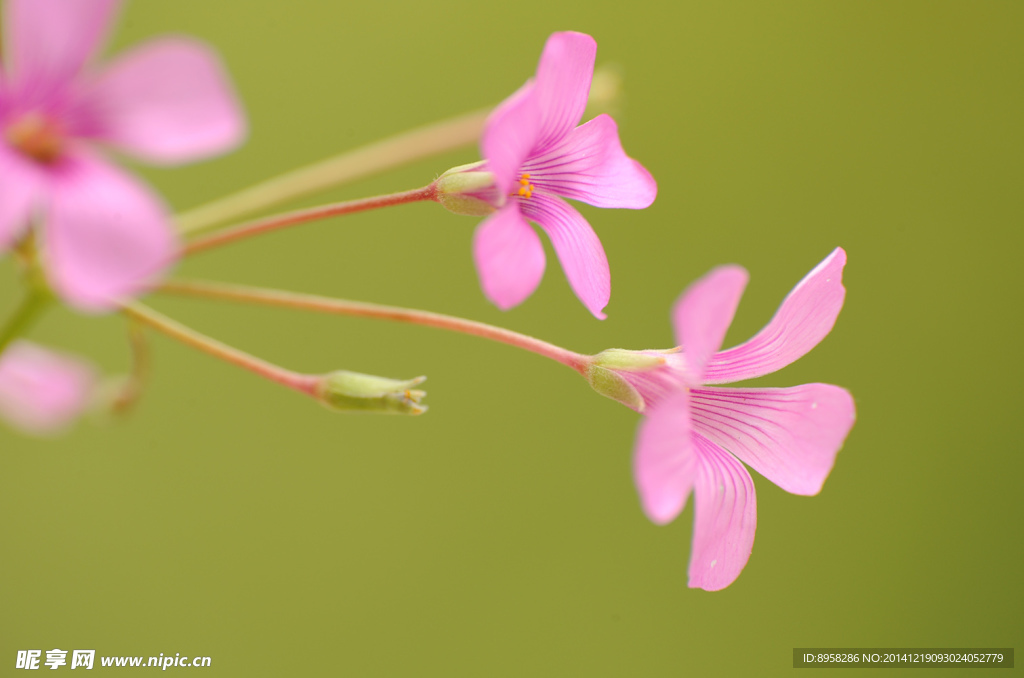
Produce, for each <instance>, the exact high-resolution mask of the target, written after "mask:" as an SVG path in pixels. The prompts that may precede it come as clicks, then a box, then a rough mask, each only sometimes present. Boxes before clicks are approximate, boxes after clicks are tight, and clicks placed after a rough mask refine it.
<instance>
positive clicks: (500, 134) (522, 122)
mask: <svg viewBox="0 0 1024 678" xmlns="http://www.w3.org/2000/svg"><path fill="white" fill-rule="evenodd" d="M539 133H540V113H539V111H538V110H537V97H536V95H535V93H534V85H533V83H532V82H528V83H526V84H525V85H523V86H522V87H520V88H519V89H518V90H517V91H516V92H514V93H513V94H512V96H510V97H509V98H508V99H505V101H503V102H501V104H499V105H498V107H497V108H495V109H494V111H492V112H491V115H490V116H488V118H487V125H486V126H485V127H484V133H483V136H482V137H481V139H480V154H481V155H482V156H483V157H484V158H485V159H486V160H487V169H488V170H489V171H490V172H493V173H494V182H495V184H496V185H497V186H498V191H499V194H500V195H503V196H507V195H508V194H509V192H510V191H511V190H512V184H513V183H514V182H515V181H517V180H518V179H519V173H520V172H521V169H520V168H521V167H522V166H523V163H524V162H525V161H526V158H527V157H528V156H529V155H530V152H531V151H533V148H534V145H535V144H536V143H537V135H538V134H539Z"/></svg>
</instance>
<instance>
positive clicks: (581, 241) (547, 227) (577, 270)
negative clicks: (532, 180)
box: [520, 193, 612, 320]
mask: <svg viewBox="0 0 1024 678" xmlns="http://www.w3.org/2000/svg"><path fill="white" fill-rule="evenodd" d="M520 204H521V206H522V210H523V214H524V215H525V216H526V218H527V219H532V220H533V221H536V222H537V223H538V224H539V225H540V227H541V228H543V229H544V232H545V233H547V234H548V237H549V238H551V244H552V245H553V246H554V248H555V254H557V255H558V260H559V261H561V262H562V268H563V269H564V270H565V277H566V278H568V279H569V286H570V287H572V291H573V292H575V293H576V296H577V297H579V299H580V301H582V302H583V305H584V306H586V307H587V309H588V310H589V311H590V312H591V313H593V314H594V316H595V317H597V318H598V319H600V320H604V319H605V317H606V316H605V314H604V313H602V312H601V310H602V309H603V308H604V307H605V306H607V305H608V299H609V298H610V297H611V293H612V279H611V273H610V272H609V270H608V257H606V256H605V253H604V247H602V246H601V241H600V240H598V238H597V234H596V233H594V229H592V228H591V227H590V224H588V223H587V220H586V219H584V218H583V215H581V214H580V213H579V212H577V211H576V210H575V209H573V208H572V207H570V206H569V205H568V204H567V203H566V202H565V201H564V200H561V199H559V198H553V197H550V196H547V195H543V194H538V193H534V194H533V197H532V198H529V199H527V200H522V201H521V202H520Z"/></svg>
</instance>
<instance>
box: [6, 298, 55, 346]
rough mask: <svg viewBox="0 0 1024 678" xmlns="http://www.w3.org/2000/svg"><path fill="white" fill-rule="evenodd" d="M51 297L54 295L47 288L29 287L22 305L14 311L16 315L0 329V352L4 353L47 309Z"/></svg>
mask: <svg viewBox="0 0 1024 678" xmlns="http://www.w3.org/2000/svg"><path fill="white" fill-rule="evenodd" d="M51 299H52V297H51V296H50V294H49V293H48V292H46V291H45V290H42V289H39V288H38V287H34V286H33V287H30V288H29V290H28V292H26V294H25V298H24V299H22V301H21V305H19V306H18V308H17V309H16V310H15V311H14V315H12V316H11V317H10V318H9V319H8V320H7V323H6V324H5V325H4V327H3V329H0V353H3V352H4V349H6V348H7V346H8V345H9V344H10V343H11V342H12V341H14V340H15V339H17V338H18V337H20V336H21V335H23V334H24V333H25V332H26V331H28V329H29V328H30V327H31V326H32V324H33V323H35V321H36V320H37V319H38V318H39V316H40V315H42V313H43V311H44V310H46V307H47V306H48V305H49V302H50V300H51Z"/></svg>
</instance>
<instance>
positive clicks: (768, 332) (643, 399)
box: [588, 248, 854, 590]
mask: <svg viewBox="0 0 1024 678" xmlns="http://www.w3.org/2000/svg"><path fill="white" fill-rule="evenodd" d="M845 264H846V253H845V252H844V251H843V250H842V249H841V248H840V249H836V250H835V251H834V252H832V254H830V255H829V256H828V257H827V258H826V259H825V260H824V261H822V262H821V263H820V264H818V266H817V267H816V268H815V269H814V270H813V271H811V272H810V273H809V274H808V275H807V276H806V277H805V278H804V279H803V280H801V281H800V283H799V284H798V285H797V286H796V287H795V288H794V289H793V290H792V291H791V292H790V293H789V295H788V296H787V297H786V299H785V300H784V301H783V302H782V305H781V306H780V307H779V310H778V311H777V312H776V314H775V316H774V317H773V318H772V320H771V322H769V323H768V325H767V326H766V327H765V328H764V329H762V330H761V331H760V332H758V334H757V335H756V336H754V338H752V339H750V340H749V341H747V342H746V343H744V344H741V345H739V346H736V347H735V348H731V349H728V350H725V351H719V347H720V346H721V345H722V340H723V339H724V338H725V333H726V330H727V329H728V328H729V325H730V324H731V323H732V318H733V315H734V313H735V311H736V307H737V305H738V304H739V300H740V297H741V296H742V295H743V290H744V288H745V287H746V284H747V277H748V276H747V272H746V271H745V270H744V269H742V268H740V267H739V266H724V267H721V268H717V269H715V270H713V271H711V272H710V273H709V274H707V275H706V276H704V277H703V278H701V279H700V280H698V281H697V282H695V283H694V284H693V285H691V286H690V287H689V288H688V289H687V290H686V292H684V293H683V295H682V297H680V299H679V301H678V302H677V303H676V305H675V308H674V309H673V312H672V320H673V325H674V329H675V335H676V341H677V342H678V343H679V348H677V349H675V350H672V351H637V352H632V351H624V350H621V349H612V350H610V351H606V352H605V353H602V354H598V355H597V356H594V361H593V364H592V366H591V370H590V373H589V374H588V377H589V379H590V382H591V384H592V385H593V386H594V387H595V389H596V390H598V391H599V392H601V393H602V394H604V395H607V396H609V397H612V398H615V399H616V400H619V401H620V402H622V403H624V404H625V405H627V406H629V407H632V408H633V409H636V410H638V411H640V412H643V413H644V414H645V415H646V418H645V419H644V421H643V422H642V423H641V425H640V430H639V433H638V435H637V441H636V450H635V457H634V472H635V475H636V484H637V488H638V490H639V492H640V500H641V504H642V506H643V509H644V512H645V513H646V514H647V516H648V517H649V518H650V519H651V520H652V521H654V522H655V523H659V524H664V523H668V522H670V521H671V520H673V519H674V518H675V517H676V516H677V515H679V513H680V512H681V511H682V510H683V507H684V506H685V505H686V499H687V497H688V496H689V494H690V492H691V491H693V492H694V494H695V496H696V509H695V526H694V532H693V547H692V553H691V556H690V567H689V584H690V586H691V587H695V588H703V589H707V590H717V589H722V588H725V587H726V586H728V585H729V584H731V583H732V582H733V581H734V580H735V579H736V577H738V576H739V574H740V572H741V571H742V570H743V567H744V566H745V565H746V563H747V559H748V558H749V557H750V551H751V548H752V546H753V543H754V531H755V528H756V524H757V511H756V500H755V496H754V484H753V482H752V480H751V478H750V474H749V473H748V472H747V470H746V468H744V466H743V464H741V463H740V462H741V461H742V462H744V463H746V464H747V465H749V466H750V467H752V468H753V469H754V470H756V471H758V472H759V473H761V475H763V476H765V477H766V478H768V480H770V481H772V482H773V483H775V484H776V485H778V486H779V487H781V488H782V489H784V490H786V491H788V492H792V493H794V494H802V495H814V494H817V493H818V492H819V491H820V490H821V486H822V484H823V483H824V482H825V478H826V477H827V476H828V474H829V472H830V471H831V470H832V466H833V464H834V463H835V458H836V454H837V453H838V452H839V448H840V447H841V446H842V444H843V441H844V440H845V439H846V436H847V434H848V433H849V432H850V428H851V427H852V426H853V422H854V404H853V398H852V397H851V396H850V394H849V393H848V392H847V391H846V390H845V389H842V388H840V387H838V386H833V385H831V384H804V385H802V386H794V387H791V388H716V387H714V386H709V385H710V384H723V383H729V382H733V381H739V380H741V379H751V378H754V377H759V376H762V375H765V374H769V373H771V372H774V371H776V370H778V369H781V368H783V367H785V366H786V365H788V364H790V363H791V362H793V361H794V360H796V359H797V358H799V357H801V356H802V355H804V354H806V353H807V352H808V351H810V350H811V349H812V348H814V346H816V345H817V344H818V342H820V341H821V340H822V339H823V338H824V337H825V335H827V334H828V333H829V331H831V329H832V326H833V325H834V324H835V320H836V317H837V316H838V315H839V311H840V309H841V308H842V306H843V299H844V297H845V294H846V290H845V289H844V287H843V283H842V275H843V266H844V265H845Z"/></svg>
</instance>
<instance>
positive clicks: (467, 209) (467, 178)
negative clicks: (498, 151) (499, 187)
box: [434, 162, 497, 217]
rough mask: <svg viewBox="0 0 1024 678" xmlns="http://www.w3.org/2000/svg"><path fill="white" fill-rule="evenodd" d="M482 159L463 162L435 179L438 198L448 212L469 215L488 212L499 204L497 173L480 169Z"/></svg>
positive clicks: (474, 215) (479, 215)
mask: <svg viewBox="0 0 1024 678" xmlns="http://www.w3.org/2000/svg"><path fill="white" fill-rule="evenodd" d="M482 165H483V163H481V162H475V163H472V164H470V165H460V166H458V167H453V168H452V169H450V170H448V171H447V172H445V173H444V174H442V175H441V177H440V178H439V179H438V180H437V181H435V182H434V188H435V189H436V190H437V201H438V202H439V203H441V205H442V206H444V208H445V209H447V210H448V211H449V212H454V213H455V214H461V215H464V216H470V217H481V216H486V215H488V214H490V213H491V212H493V211H494V210H495V209H496V207H495V204H494V200H495V199H496V197H497V193H496V186H495V184H494V174H492V173H491V172H478V171H476V168H478V167H481V166H482Z"/></svg>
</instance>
